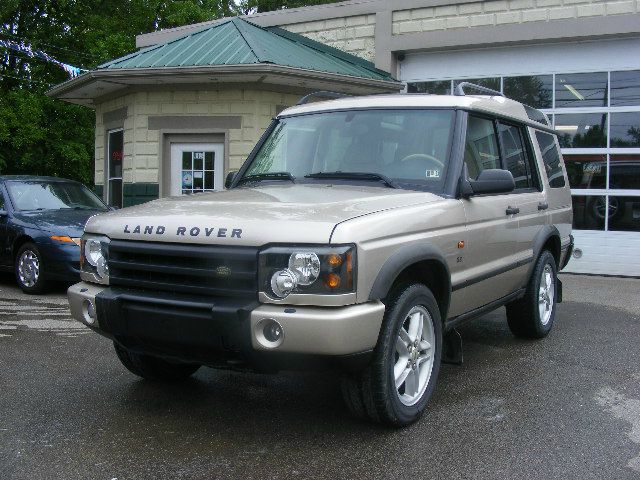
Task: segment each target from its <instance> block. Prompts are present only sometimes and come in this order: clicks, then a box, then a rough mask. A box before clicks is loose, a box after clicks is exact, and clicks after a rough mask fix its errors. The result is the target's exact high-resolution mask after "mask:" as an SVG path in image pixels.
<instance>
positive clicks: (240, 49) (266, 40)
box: [98, 17, 394, 81]
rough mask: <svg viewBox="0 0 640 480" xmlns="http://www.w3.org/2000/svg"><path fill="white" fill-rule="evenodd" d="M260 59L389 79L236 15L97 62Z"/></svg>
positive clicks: (113, 65) (130, 64)
mask: <svg viewBox="0 0 640 480" xmlns="http://www.w3.org/2000/svg"><path fill="white" fill-rule="evenodd" d="M261 63H264V64H275V65H282V66H287V67H293V68H300V69H305V70H316V71H320V72H329V73H336V74H340V75H348V76H352V77H361V78H371V79H376V80H391V81H393V80H394V79H393V77H391V75H390V74H389V73H387V72H384V71H382V70H378V69H377V68H375V65H374V64H373V63H371V62H368V61H366V60H364V59H362V58H359V57H356V56H355V55H351V54H349V53H346V52H343V51H341V50H338V49H336V48H333V47H329V46H328V45H324V44H322V43H320V42H316V41H314V40H311V39H309V38H306V37H303V36H302V35H298V34H295V33H291V32H288V31H286V30H283V29H281V28H278V27H270V28H262V27H260V26H258V25H255V24H253V23H250V22H247V21H246V20H243V19H241V18H238V17H235V18H230V19H227V20H224V21H222V22H220V23H218V24H216V25H213V26H211V27H208V28H206V29H204V30H200V31H198V32H196V33H192V34H189V35H186V36H184V37H182V38H178V39H175V40H172V41H170V42H167V43H165V44H162V45H154V46H152V47H149V48H145V49H143V50H140V51H138V52H135V53H132V54H129V55H126V56H124V57H121V58H118V59H116V60H112V61H110V62H108V63H105V64H103V65H100V66H99V67H98V70H100V69H136V68H140V69H145V68H154V69H157V68H166V67H171V68H175V67H199V66H203V67H204V66H217V65H251V64H261Z"/></svg>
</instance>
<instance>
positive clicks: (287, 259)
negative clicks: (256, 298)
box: [258, 245, 356, 300]
mask: <svg viewBox="0 0 640 480" xmlns="http://www.w3.org/2000/svg"><path fill="white" fill-rule="evenodd" d="M259 264H260V265H259V274H258V276H259V282H260V291H261V292H263V293H265V294H266V295H267V296H268V297H269V298H271V299H273V300H282V299H284V298H286V297H288V296H289V295H291V294H315V295H342V294H345V293H352V292H354V291H355V281H356V279H355V273H356V272H355V270H356V269H355V265H356V248H355V246H354V245H338V246H330V247H327V246H304V247H270V248H267V249H265V250H263V251H262V252H260V261H259Z"/></svg>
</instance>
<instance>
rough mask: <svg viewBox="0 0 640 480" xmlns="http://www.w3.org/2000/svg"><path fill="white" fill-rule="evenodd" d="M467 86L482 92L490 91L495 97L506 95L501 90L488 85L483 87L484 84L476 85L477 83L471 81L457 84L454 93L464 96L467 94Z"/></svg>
mask: <svg viewBox="0 0 640 480" xmlns="http://www.w3.org/2000/svg"><path fill="white" fill-rule="evenodd" d="M465 88H470V89H472V90H476V91H478V92H482V93H488V94H489V95H491V96H493V97H504V96H505V95H504V93H502V92H499V91H498V90H493V89H492V88H487V87H483V86H482V85H476V84H475V83H471V82H461V83H459V84H458V85H457V86H456V89H455V92H454V95H456V96H458V97H464V96H465V95H466V93H465V91H464V89H465Z"/></svg>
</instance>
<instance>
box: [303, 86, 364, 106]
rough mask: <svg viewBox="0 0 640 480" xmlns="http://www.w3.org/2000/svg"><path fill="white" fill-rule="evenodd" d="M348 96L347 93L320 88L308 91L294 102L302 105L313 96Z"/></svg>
mask: <svg viewBox="0 0 640 480" xmlns="http://www.w3.org/2000/svg"><path fill="white" fill-rule="evenodd" d="M350 96H351V95H347V94H346V93H339V92H327V91H324V90H320V91H319V92H313V93H310V94H309V95H305V96H304V97H302V98H301V99H300V100H298V103H296V105H304V104H305V103H309V100H311V99H312V98H315V97H324V98H344V97H350Z"/></svg>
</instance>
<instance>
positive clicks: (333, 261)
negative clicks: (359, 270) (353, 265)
mask: <svg viewBox="0 0 640 480" xmlns="http://www.w3.org/2000/svg"><path fill="white" fill-rule="evenodd" d="M327 263H328V264H329V266H330V267H332V268H335V267H339V266H340V264H341V263H342V257H341V256H340V255H338V254H337V253H330V254H329V255H328V256H327Z"/></svg>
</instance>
